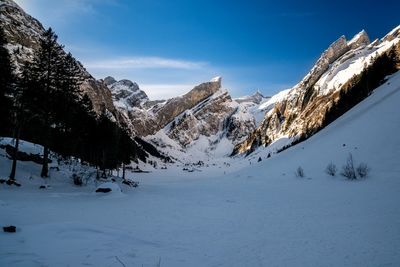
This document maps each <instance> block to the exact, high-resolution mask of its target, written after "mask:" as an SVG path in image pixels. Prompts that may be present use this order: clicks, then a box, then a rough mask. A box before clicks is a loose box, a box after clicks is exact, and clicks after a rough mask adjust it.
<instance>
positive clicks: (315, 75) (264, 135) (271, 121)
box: [233, 30, 400, 154]
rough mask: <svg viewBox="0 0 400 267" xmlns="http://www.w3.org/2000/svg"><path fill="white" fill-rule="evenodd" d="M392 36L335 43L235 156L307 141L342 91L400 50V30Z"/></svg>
mask: <svg viewBox="0 0 400 267" xmlns="http://www.w3.org/2000/svg"><path fill="white" fill-rule="evenodd" d="M388 36H389V37H388ZM388 36H386V37H384V38H383V39H381V40H380V41H376V42H373V43H372V44H370V42H369V38H368V35H367V34H366V32H365V31H362V32H360V33H359V34H357V35H356V36H354V38H352V40H350V41H349V42H347V41H346V39H345V37H343V36H342V37H341V38H339V39H338V40H337V41H335V42H334V43H333V44H332V45H331V46H330V47H329V48H328V49H327V50H326V51H325V52H324V53H323V54H322V55H321V57H320V58H319V60H318V61H317V62H316V65H315V66H314V67H313V68H312V70H311V71H310V73H309V74H308V75H307V76H306V77H305V78H304V79H303V80H302V81H301V82H300V83H299V84H297V85H296V86H294V87H293V88H292V89H291V90H290V91H287V92H284V95H283V97H282V96H281V99H280V100H279V101H277V102H276V103H274V106H273V108H272V109H271V110H270V111H268V112H267V113H266V115H265V117H264V120H263V121H262V123H261V125H260V126H259V127H258V128H257V129H256V130H255V131H254V132H253V133H251V134H250V135H249V137H248V138H247V139H246V140H245V141H244V142H242V143H240V144H238V145H237V146H236V147H235V149H234V152H233V154H238V153H245V152H247V153H248V152H249V151H252V150H254V149H255V148H257V147H258V146H261V145H263V146H267V145H269V144H271V143H272V142H273V141H275V140H277V139H279V138H281V137H290V138H293V139H296V138H307V137H308V136H310V135H312V134H313V133H315V132H316V131H318V130H319V129H321V128H322V127H323V126H324V125H325V123H326V121H327V118H326V115H327V113H328V111H329V110H330V109H331V108H332V106H333V105H336V103H337V102H338V101H340V99H341V95H342V93H341V91H346V90H348V88H350V87H352V86H353V85H354V84H355V83H356V82H357V81H358V79H360V78H358V77H357V75H359V74H360V73H361V72H362V71H363V70H364V69H366V68H367V67H368V66H371V65H373V64H374V62H375V60H376V58H377V57H378V56H379V55H382V54H384V53H387V52H388V51H390V50H392V48H393V46H396V47H398V46H399V42H400V30H393V31H392V32H391V33H389V34H388ZM388 74H390V73H388ZM331 119H332V118H329V120H331Z"/></svg>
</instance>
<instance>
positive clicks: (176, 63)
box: [86, 57, 208, 70]
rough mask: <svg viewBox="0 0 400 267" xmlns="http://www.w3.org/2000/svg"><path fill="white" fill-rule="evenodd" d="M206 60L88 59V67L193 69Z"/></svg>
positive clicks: (201, 65) (160, 58)
mask: <svg viewBox="0 0 400 267" xmlns="http://www.w3.org/2000/svg"><path fill="white" fill-rule="evenodd" d="M207 65H208V63H207V62H201V61H188V60H180V59H171V58H163V57H127V58H119V59H110V60H99V61H88V62H86V66H87V67H88V68H90V69H184V70H195V69H201V68H203V67H205V66H207Z"/></svg>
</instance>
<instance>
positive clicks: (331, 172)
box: [325, 162, 337, 176]
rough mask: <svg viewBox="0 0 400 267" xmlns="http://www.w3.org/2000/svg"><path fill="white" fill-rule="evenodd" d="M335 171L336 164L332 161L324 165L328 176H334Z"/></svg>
mask: <svg viewBox="0 0 400 267" xmlns="http://www.w3.org/2000/svg"><path fill="white" fill-rule="evenodd" d="M336 172H337V168H336V165H335V164H333V163H332V162H331V163H329V164H328V166H326V169H325V173H326V174H328V175H330V176H335V175H336Z"/></svg>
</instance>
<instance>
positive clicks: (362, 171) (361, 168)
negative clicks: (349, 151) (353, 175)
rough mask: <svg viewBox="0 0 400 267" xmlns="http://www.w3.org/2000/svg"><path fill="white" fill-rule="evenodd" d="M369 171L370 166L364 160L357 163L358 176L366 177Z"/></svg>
mask: <svg viewBox="0 0 400 267" xmlns="http://www.w3.org/2000/svg"><path fill="white" fill-rule="evenodd" d="M369 171H370V168H369V167H368V165H367V164H366V163H364V162H361V163H360V165H358V167H357V174H358V176H360V178H364V177H367V176H368V173H369Z"/></svg>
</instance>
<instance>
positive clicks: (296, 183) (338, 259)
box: [0, 73, 400, 267]
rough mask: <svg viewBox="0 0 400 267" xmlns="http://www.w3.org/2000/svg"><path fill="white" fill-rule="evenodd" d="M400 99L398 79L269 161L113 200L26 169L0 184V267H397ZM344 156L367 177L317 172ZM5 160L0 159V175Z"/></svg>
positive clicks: (166, 177) (169, 180) (169, 181)
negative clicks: (11, 182) (42, 183)
mask: <svg viewBox="0 0 400 267" xmlns="http://www.w3.org/2000/svg"><path fill="white" fill-rule="evenodd" d="M399 102H400V73H396V74H395V75H393V76H392V77H391V78H390V79H389V80H388V81H387V82H386V83H385V84H384V85H382V86H380V87H379V88H378V89H376V90H375V91H374V92H373V94H372V95H371V96H370V97H368V98H367V99H365V100H364V101H362V102H361V103H359V104H358V105H357V106H355V107H354V108H353V109H352V110H350V111H349V112H348V113H346V114H345V115H343V116H342V117H340V118H339V119H337V120H336V121H335V122H333V123H332V124H330V125H329V126H328V127H326V128H324V129H323V130H321V131H320V132H318V133H317V134H316V135H314V136H312V137H311V138H309V139H308V140H306V141H305V142H303V143H301V144H298V145H296V146H294V147H291V148H289V149H287V150H285V151H283V152H281V153H279V154H273V155H272V156H271V157H270V158H268V159H267V158H266V153H267V151H266V150H265V149H259V150H257V151H255V152H254V154H252V155H250V156H249V157H248V158H247V159H246V160H244V159H243V158H241V157H238V158H233V159H229V162H225V163H221V165H216V166H212V165H209V166H208V167H206V166H204V167H199V168H198V169H199V170H200V171H193V172H186V171H182V167H176V165H175V164H174V165H171V166H168V169H166V170H161V169H158V170H154V171H153V172H151V173H130V174H129V175H128V176H129V177H135V179H137V180H139V182H140V186H139V187H138V188H136V189H131V188H126V187H122V192H121V193H119V194H101V195H99V194H96V193H94V192H93V191H94V189H95V188H96V187H95V185H94V184H89V185H88V186H86V187H82V188H81V187H79V188H76V187H73V186H72V185H71V181H70V180H68V179H67V180H65V178H64V182H63V177H62V175H60V176H58V175H54V176H53V178H51V179H50V180H48V183H49V184H50V185H52V187H51V188H50V189H45V190H39V189H38V188H37V186H36V185H38V184H39V183H38V182H37V181H36V179H39V178H34V179H33V180H29V179H28V177H29V175H28V173H29V172H31V171H35V168H36V167H35V165H33V164H31V163H26V164H23V166H22V167H21V169H20V174H22V175H21V176H19V178H20V181H21V183H22V187H20V188H15V187H12V188H10V187H8V186H6V185H0V191H1V194H0V214H2V216H0V225H2V226H4V225H10V224H12V225H16V226H17V233H15V234H6V233H0V266H67V265H70V266H88V265H93V266H123V265H125V266H174V267H178V266H229V267H232V266H238V267H239V266H289V267H291V266H322V267H324V266H344V267H347V266H352V267H353V266H363V267H369V266H371V267H372V266H398V265H400V254H399V253H398V248H399V247H400V238H399V237H400V228H399V221H400V206H399V205H398V203H399V201H400V196H399V190H400V179H399V174H400V165H399V161H400V153H399V151H400V138H398V135H397V133H398V132H399V131H400V113H399V112H398V103H399ZM382 118H384V119H382ZM0 151H1V150H0ZM349 153H352V154H353V157H354V159H355V162H356V164H358V163H360V162H362V161H363V162H366V163H367V164H368V165H369V167H370V168H371V172H370V174H369V176H368V177H367V178H365V179H363V180H357V181H348V180H345V179H344V178H343V177H341V176H339V175H338V176H336V177H331V176H328V175H327V174H325V173H324V169H325V167H326V165H327V164H328V163H330V162H333V163H335V164H336V165H337V166H338V168H339V169H340V168H341V166H342V165H343V164H345V162H346V158H347V156H348V154H349ZM2 155H3V154H2ZM258 157H261V158H262V161H260V162H258ZM9 164H10V162H9V160H7V159H5V158H4V157H0V165H1V168H0V175H1V176H3V177H4V176H5V175H6V174H7V172H6V169H7V168H5V167H8V166H9ZM298 166H302V167H303V169H304V171H305V177H304V178H298V177H295V175H294V172H295V170H296V168H297V167H298ZM221 167H222V168H221ZM224 172H225V174H224Z"/></svg>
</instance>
